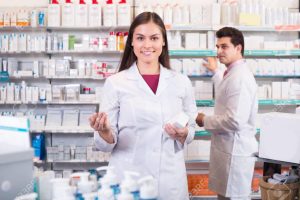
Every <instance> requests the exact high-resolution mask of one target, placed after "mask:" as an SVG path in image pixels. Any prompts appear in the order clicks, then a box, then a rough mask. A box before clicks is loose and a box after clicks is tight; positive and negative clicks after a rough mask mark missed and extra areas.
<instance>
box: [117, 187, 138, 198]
mask: <svg viewBox="0 0 300 200" xmlns="http://www.w3.org/2000/svg"><path fill="white" fill-rule="evenodd" d="M117 200H135V199H134V197H133V195H132V194H131V193H130V192H129V190H128V188H127V187H126V186H125V185H123V184H121V193H120V194H119V195H118V196H117Z"/></svg>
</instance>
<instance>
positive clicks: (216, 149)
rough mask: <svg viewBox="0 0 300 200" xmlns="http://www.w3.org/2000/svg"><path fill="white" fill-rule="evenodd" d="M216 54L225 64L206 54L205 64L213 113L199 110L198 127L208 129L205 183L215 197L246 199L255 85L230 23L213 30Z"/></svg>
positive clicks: (253, 147)
mask: <svg viewBox="0 0 300 200" xmlns="http://www.w3.org/2000/svg"><path fill="white" fill-rule="evenodd" d="M216 36H217V44H216V47H217V58H218V59H219V61H220V63H222V64H224V65H225V66H226V68H227V69H226V71H225V72H223V71H221V70H220V69H218V68H217V61H216V58H209V59H208V63H207V68H208V69H210V70H211V71H213V72H214V76H213V78H212V79H213V81H214V83H215V87H216V96H215V111H214V112H215V113H214V115H213V116H206V115H205V114H204V113H199V114H198V116H197V119H196V122H197V124H198V125H199V126H200V127H204V128H205V129H206V130H207V131H210V132H211V133H212V136H211V152H210V154H211V155H210V166H209V187H210V189H211V190H213V191H215V192H216V193H217V194H218V198H219V199H250V197H249V196H250V193H251V181H252V176H253V171H254V165H255V158H254V157H253V154H254V153H255V152H257V150H258V149H257V148H258V145H257V141H256V138H255V134H256V128H255V117H256V114H257V109H258V105H257V96H256V90H257V85H256V82H255V79H254V76H253V74H252V73H251V71H250V70H249V69H248V67H247V65H246V63H245V61H244V60H243V54H244V38H243V34H242V33H241V32H240V31H239V30H237V29H235V28H231V27H224V28H222V29H220V30H219V31H217V33H216Z"/></svg>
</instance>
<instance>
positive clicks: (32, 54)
mask: <svg viewBox="0 0 300 200" xmlns="http://www.w3.org/2000/svg"><path fill="white" fill-rule="evenodd" d="M42 55H47V52H46V51H30V52H25V51H22V52H0V56H42Z"/></svg>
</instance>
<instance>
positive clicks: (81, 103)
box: [0, 101, 99, 105]
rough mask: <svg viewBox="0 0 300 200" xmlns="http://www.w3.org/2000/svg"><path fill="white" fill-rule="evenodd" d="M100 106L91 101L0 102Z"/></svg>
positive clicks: (2, 103) (7, 103)
mask: <svg viewBox="0 0 300 200" xmlns="http://www.w3.org/2000/svg"><path fill="white" fill-rule="evenodd" d="M21 104H22V105H93V104H95V105H98V104H99V102H96V101H91V102H83V101H70V102H67V101H61V102H28V103H22V102H21V101H15V102H0V105H21Z"/></svg>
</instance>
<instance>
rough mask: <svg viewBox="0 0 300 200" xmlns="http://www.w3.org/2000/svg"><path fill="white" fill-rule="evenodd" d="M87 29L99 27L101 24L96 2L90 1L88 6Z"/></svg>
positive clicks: (99, 10)
mask: <svg viewBox="0 0 300 200" xmlns="http://www.w3.org/2000/svg"><path fill="white" fill-rule="evenodd" d="M88 13H89V17H88V20H89V27H100V26H101V24H102V9H101V5H99V4H98V2H97V0H92V4H90V5H89V9H88Z"/></svg>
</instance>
